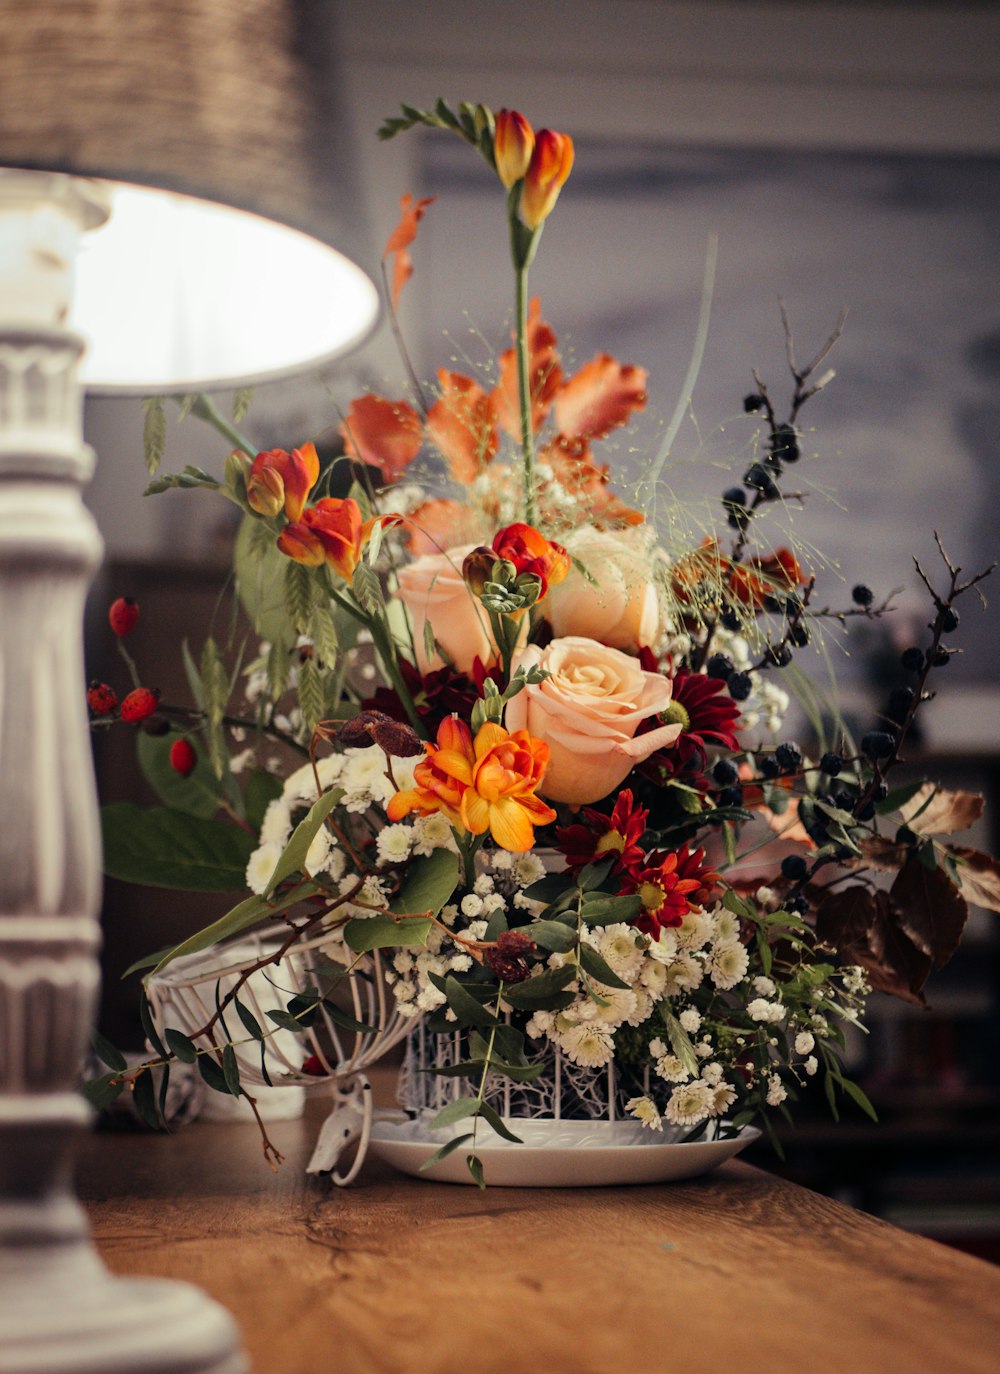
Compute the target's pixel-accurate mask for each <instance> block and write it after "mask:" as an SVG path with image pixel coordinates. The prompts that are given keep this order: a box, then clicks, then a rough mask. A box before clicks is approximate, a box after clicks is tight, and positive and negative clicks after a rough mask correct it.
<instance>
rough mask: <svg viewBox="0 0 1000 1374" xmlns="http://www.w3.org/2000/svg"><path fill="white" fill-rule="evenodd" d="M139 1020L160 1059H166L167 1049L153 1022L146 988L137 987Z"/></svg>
mask: <svg viewBox="0 0 1000 1374" xmlns="http://www.w3.org/2000/svg"><path fill="white" fill-rule="evenodd" d="M139 1021H140V1024H141V1025H142V1031H143V1034H144V1035H145V1037H146V1039H147V1040H148V1041H149V1043H150V1044H151V1045H152V1047H153V1049H154V1050H155V1051H156V1053H157V1054H158V1055H159V1056H160V1058H161V1059H166V1057H167V1050H166V1046H165V1045H164V1043H163V1041H162V1040H161V1039H160V1035H159V1032H158V1031H157V1029H156V1025H155V1024H154V1022H153V1010H152V1008H151V1007H150V1005H149V998H148V997H147V996H146V989H145V988H144V987H143V988H140V989H139Z"/></svg>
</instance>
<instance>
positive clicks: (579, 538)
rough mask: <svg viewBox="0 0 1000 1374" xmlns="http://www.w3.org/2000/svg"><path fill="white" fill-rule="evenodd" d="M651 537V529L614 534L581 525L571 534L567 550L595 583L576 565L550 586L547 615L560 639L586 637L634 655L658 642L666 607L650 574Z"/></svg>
mask: <svg viewBox="0 0 1000 1374" xmlns="http://www.w3.org/2000/svg"><path fill="white" fill-rule="evenodd" d="M652 539H653V534H652V531H651V530H646V529H645V528H643V527H639V528H636V529H631V530H627V531H621V532H618V533H611V532H610V531H608V530H598V529H595V528H594V527H593V525H582V526H581V527H580V528H579V529H577V530H574V531H573V533H572V534H571V535H569V537H568V538H567V539H566V550H567V552H568V553H571V554H572V555H573V557H574V558H576V559H579V562H580V564H581V565H582V566H583V567H584V568H585V569H586V570H587V572H588V573H590V575H591V576H592V577H593V579H594V581H593V582H590V581H588V579H587V577H586V576H585V575H584V573H582V572H581V571H580V569H579V568H578V567H576V566H575V565H573V566H571V567H570V570H569V572H568V573H567V575H566V577H565V579H564V581H562V582H560V583H558V584H557V585H556V586H554V587H552V588H551V589H550V591H549V594H548V597H547V599H546V601H545V607H544V609H545V618H546V619H547V620H548V622H549V624H550V625H551V626H552V630H553V633H554V634H555V636H556V638H557V639H562V638H565V637H566V636H567V635H586V636H587V637H588V638H590V639H596V640H599V641H600V643H601V644H607V645H608V646H609V647H610V648H612V649H627V650H630V651H631V652H632V653H634V652H635V651H636V649H638V648H639V646H640V645H646V646H650V647H651V646H652V645H654V644H655V643H656V642H657V641H658V640H659V638H660V636H661V635H662V633H663V629H664V613H663V609H664V608H663V606H662V604H661V598H660V594H659V592H658V590H657V586H656V583H655V581H654V580H653V577H652V576H651V565H652V559H653V551H652V547H651V545H652Z"/></svg>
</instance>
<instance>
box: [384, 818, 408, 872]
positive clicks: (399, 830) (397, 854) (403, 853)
mask: <svg viewBox="0 0 1000 1374" xmlns="http://www.w3.org/2000/svg"><path fill="white" fill-rule="evenodd" d="M412 844H413V830H412V828H411V827H410V826H408V825H387V826H384V827H383V828H382V829H381V830H380V831H379V832H378V836H377V837H376V840H375V848H376V849H377V851H378V859H379V863H382V864H401V863H405V862H406V860H407V859H408V858H409V857H410V848H411V846H412Z"/></svg>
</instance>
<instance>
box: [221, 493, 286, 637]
mask: <svg viewBox="0 0 1000 1374" xmlns="http://www.w3.org/2000/svg"><path fill="white" fill-rule="evenodd" d="M288 561H289V560H288V559H287V558H286V557H285V555H284V554H283V553H281V552H280V551H279V549H278V547H277V545H276V543H275V535H274V531H273V530H272V529H271V528H270V527H269V526H268V525H266V524H265V523H264V522H263V521H262V520H260V519H258V518H256V517H254V516H249V515H248V516H247V517H246V518H245V519H244V521H243V523H242V524H241V525H240V529H239V533H238V534H237V536H236V549H235V551H234V554H233V566H234V570H235V574H236V590H237V592H238V593H239V598H240V601H241V602H242V603H243V609H244V610H245V611H246V613H247V617H248V619H249V620H250V623H251V624H252V625H253V627H254V629H255V630H256V631H257V633H258V634H259V635H260V637H261V638H262V639H266V640H268V641H269V642H270V643H271V644H272V645H275V646H277V645H279V644H280V645H282V646H284V651H285V652H287V650H288V648H290V647H291V644H292V642H293V640H294V635H292V634H290V631H289V626H288V618H287V614H286V611H285V597H284V584H285V568H286V567H287V565H288Z"/></svg>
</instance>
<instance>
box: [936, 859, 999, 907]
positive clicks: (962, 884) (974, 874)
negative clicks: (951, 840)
mask: <svg viewBox="0 0 1000 1374" xmlns="http://www.w3.org/2000/svg"><path fill="white" fill-rule="evenodd" d="M947 850H948V853H949V854H950V855H951V856H952V857H953V858H954V859H955V860H956V877H957V879H958V887H959V891H960V892H961V894H962V896H963V897H964V898H965V900H966V901H967V902H972V904H973V905H974V906H985V907H988V908H989V910H990V911H1000V862H998V861H997V860H996V859H994V858H993V856H992V855H991V854H982V853H980V851H979V850H978V849H963V848H962V847H961V846H960V845H951V844H950V845H948V846H947Z"/></svg>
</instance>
